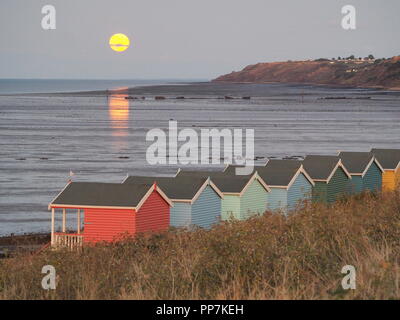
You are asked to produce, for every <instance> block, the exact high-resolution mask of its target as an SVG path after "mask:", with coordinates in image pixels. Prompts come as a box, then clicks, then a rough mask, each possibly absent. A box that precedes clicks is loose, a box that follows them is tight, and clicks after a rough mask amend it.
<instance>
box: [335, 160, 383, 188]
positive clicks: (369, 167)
mask: <svg viewBox="0 0 400 320" xmlns="http://www.w3.org/2000/svg"><path fill="white" fill-rule="evenodd" d="M338 156H339V158H340V159H341V160H342V162H343V165H344V166H345V167H346V169H347V171H348V172H349V173H350V175H351V180H350V192H351V193H353V194H357V193H361V192H363V191H371V192H376V191H381V190H382V172H383V168H382V166H381V165H380V163H379V162H378V161H377V160H376V158H375V156H374V155H373V154H372V153H371V152H339V154H338Z"/></svg>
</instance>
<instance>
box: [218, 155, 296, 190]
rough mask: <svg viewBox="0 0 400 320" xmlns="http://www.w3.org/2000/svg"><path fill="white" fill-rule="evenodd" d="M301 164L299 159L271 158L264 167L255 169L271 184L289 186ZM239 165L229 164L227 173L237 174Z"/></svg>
mask: <svg viewBox="0 0 400 320" xmlns="http://www.w3.org/2000/svg"><path fill="white" fill-rule="evenodd" d="M300 166H301V161H299V160H278V159H277V160H269V161H268V162H267V164H266V165H265V166H264V167H261V166H256V167H254V170H253V172H254V171H257V173H258V175H259V176H260V177H261V178H262V179H263V180H264V182H265V183H266V184H267V185H269V186H287V185H289V183H290V181H292V179H293V177H294V175H295V174H296V173H297V171H298V170H299V168H300ZM238 167H239V166H232V165H230V166H228V167H227V168H226V169H225V173H226V174H229V175H234V174H235V168H238Z"/></svg>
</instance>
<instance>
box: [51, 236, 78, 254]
mask: <svg viewBox="0 0 400 320" xmlns="http://www.w3.org/2000/svg"><path fill="white" fill-rule="evenodd" d="M82 245H83V235H81V234H67V233H55V234H54V244H53V247H56V248H68V249H71V250H73V249H77V248H80V247H82Z"/></svg>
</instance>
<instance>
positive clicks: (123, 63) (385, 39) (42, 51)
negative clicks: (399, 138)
mask: <svg viewBox="0 0 400 320" xmlns="http://www.w3.org/2000/svg"><path fill="white" fill-rule="evenodd" d="M46 4H52V5H54V6H55V7H56V10H57V29H56V30H51V31H44V30H43V29H42V28H41V19H42V16H43V15H42V14H41V8H42V6H44V5H46ZM346 4H352V5H354V6H355V7H356V9H357V30H355V31H345V30H343V29H342V28H341V25H340V22H341V18H342V14H341V8H342V6H344V5H346ZM399 12H400V1H399V0H385V1H381V0H348V1H342V0H329V1H326V0H291V1H289V0H279V1H278V0H276V1H275V0H274V1H272V0H246V1H244V0H113V1H111V0H110V1H108V0H107V1H106V0H84V1H82V0H45V1H42V0H29V1H27V0H1V2H0V39H1V45H0V78H100V79H120V78H125V79H127V78H130V79H157V78H186V79H187V78H206V79H211V78H213V77H216V76H218V75H220V74H224V73H228V72H231V71H232V70H239V69H242V68H243V67H244V66H246V65H248V64H253V63H257V62H264V61H265V62H268V61H286V60H288V59H291V60H302V59H309V58H311V59H313V58H319V57H327V58H331V57H337V56H339V55H340V56H346V55H350V54H355V55H356V56H366V55H368V54H369V53H373V54H374V55H375V56H378V57H382V56H383V57H390V56H393V55H398V54H400V41H399V36H398V30H400V19H399V18H398V14H399ZM119 32H121V33H125V34H126V35H128V36H129V38H130V39H131V42H132V45H131V47H130V48H129V49H128V50H127V51H126V52H124V53H122V54H118V53H115V52H113V51H111V49H110V48H109V46H108V39H109V37H110V36H111V35H112V34H114V33H119Z"/></svg>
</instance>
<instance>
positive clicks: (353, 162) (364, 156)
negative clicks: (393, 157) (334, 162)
mask: <svg viewBox="0 0 400 320" xmlns="http://www.w3.org/2000/svg"><path fill="white" fill-rule="evenodd" d="M339 158H340V159H342V163H343V164H344V166H345V167H346V169H347V171H349V173H350V174H356V173H363V172H364V170H365V169H366V168H367V166H368V164H369V163H370V162H371V160H372V159H373V158H374V155H373V154H372V153H371V152H340V153H339Z"/></svg>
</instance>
